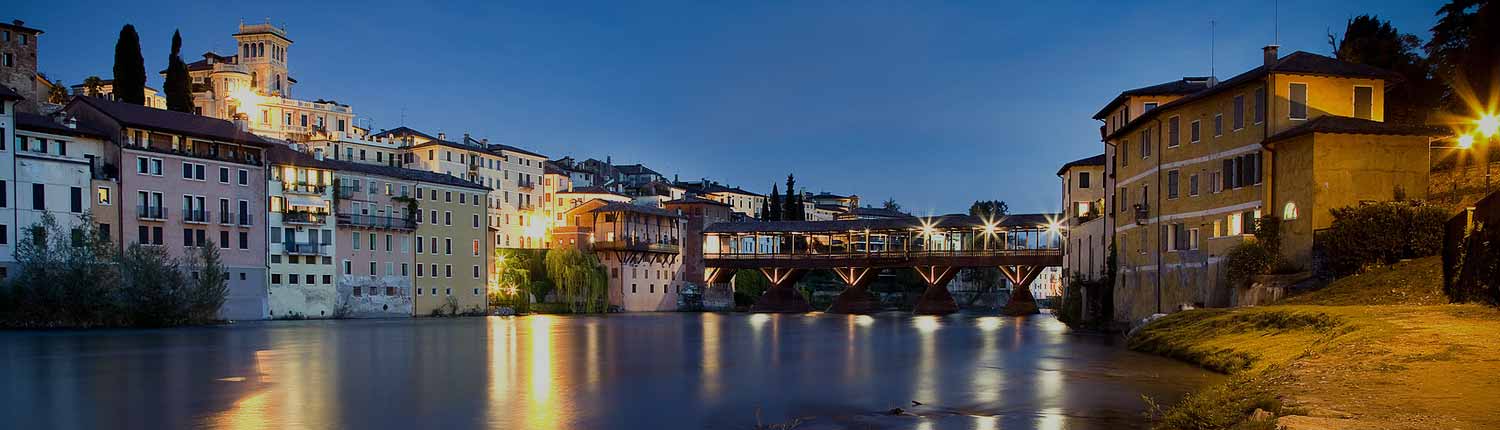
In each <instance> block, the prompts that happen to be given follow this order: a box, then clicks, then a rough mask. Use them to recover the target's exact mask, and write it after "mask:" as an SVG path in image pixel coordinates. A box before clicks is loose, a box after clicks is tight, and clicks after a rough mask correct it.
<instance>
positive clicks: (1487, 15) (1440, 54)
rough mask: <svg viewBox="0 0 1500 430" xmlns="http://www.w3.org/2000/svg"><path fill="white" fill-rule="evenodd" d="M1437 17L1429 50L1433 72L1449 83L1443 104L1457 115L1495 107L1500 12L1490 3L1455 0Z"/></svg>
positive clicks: (1499, 66)
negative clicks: (1475, 109)
mask: <svg viewBox="0 0 1500 430" xmlns="http://www.w3.org/2000/svg"><path fill="white" fill-rule="evenodd" d="M1437 14H1438V16H1439V18H1438V22H1437V24H1436V25H1434V26H1433V27H1432V39H1430V40H1428V41H1427V45H1426V48H1427V58H1428V59H1429V60H1430V61H1432V63H1433V73H1434V74H1435V75H1436V76H1437V77H1438V78H1439V79H1442V80H1443V81H1445V82H1447V83H1448V88H1446V91H1445V92H1443V93H1442V94H1441V96H1440V98H1441V102H1442V105H1443V106H1445V107H1446V108H1447V109H1448V110H1450V111H1452V112H1455V113H1472V112H1467V111H1468V110H1470V109H1472V108H1471V106H1474V107H1484V108H1493V107H1494V103H1497V102H1496V101H1495V100H1494V99H1495V98H1500V94H1497V93H1500V88H1497V86H1496V81H1497V80H1500V62H1497V61H1495V59H1496V58H1500V25H1496V22H1500V11H1497V10H1496V8H1495V5H1494V3H1493V2H1491V1H1489V0H1452V1H1450V2H1448V4H1446V5H1443V7H1441V8H1438V12H1437ZM1486 98H1488V99H1486Z"/></svg>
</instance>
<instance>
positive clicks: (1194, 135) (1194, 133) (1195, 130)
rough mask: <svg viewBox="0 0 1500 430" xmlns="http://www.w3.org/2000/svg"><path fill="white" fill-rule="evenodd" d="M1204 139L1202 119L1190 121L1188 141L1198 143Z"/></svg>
mask: <svg viewBox="0 0 1500 430" xmlns="http://www.w3.org/2000/svg"><path fill="white" fill-rule="evenodd" d="M1202 140H1203V124H1202V123H1201V121H1198V120H1193V122H1191V123H1188V143H1198V142H1200V141H1202Z"/></svg>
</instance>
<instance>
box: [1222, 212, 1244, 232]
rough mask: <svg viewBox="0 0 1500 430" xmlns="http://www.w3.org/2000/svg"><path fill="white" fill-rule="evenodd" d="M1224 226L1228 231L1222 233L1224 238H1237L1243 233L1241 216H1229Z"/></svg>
mask: <svg viewBox="0 0 1500 430" xmlns="http://www.w3.org/2000/svg"><path fill="white" fill-rule="evenodd" d="M1225 225H1226V226H1227V227H1228V231H1226V232H1225V233H1224V235H1225V236H1239V235H1241V234H1244V233H1245V230H1244V227H1245V226H1244V220H1243V215H1240V214H1229V220H1228V222H1226V223H1225Z"/></svg>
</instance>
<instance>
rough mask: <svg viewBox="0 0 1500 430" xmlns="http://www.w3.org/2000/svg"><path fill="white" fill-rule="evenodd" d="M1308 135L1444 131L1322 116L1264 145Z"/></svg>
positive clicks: (1425, 127) (1406, 133) (1434, 133)
mask: <svg viewBox="0 0 1500 430" xmlns="http://www.w3.org/2000/svg"><path fill="white" fill-rule="evenodd" d="M1309 133H1334V134H1371V135H1384V136H1444V135H1447V134H1449V133H1448V132H1447V131H1446V130H1443V129H1440V128H1434V127H1427V126H1421V125H1406V124H1394V123H1388V122H1380V121H1371V120H1368V119H1360V118H1350V117H1347V116H1336V115H1323V116H1320V117H1317V118H1313V119H1312V120H1310V121H1307V122H1305V123H1302V124H1300V125H1298V126H1296V127H1292V128H1289V129H1286V130H1285V131H1282V132H1280V133H1276V134H1274V135H1272V136H1271V137H1268V138H1266V143H1267V144H1270V143H1272V142H1278V141H1282V140H1287V139H1291V138H1293V137H1297V136H1302V135H1305V134H1309Z"/></svg>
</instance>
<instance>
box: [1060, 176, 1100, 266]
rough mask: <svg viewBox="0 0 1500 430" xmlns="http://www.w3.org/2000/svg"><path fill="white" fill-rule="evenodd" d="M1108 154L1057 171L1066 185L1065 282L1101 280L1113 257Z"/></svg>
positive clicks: (1064, 188) (1064, 192) (1063, 190)
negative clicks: (1106, 178)
mask: <svg viewBox="0 0 1500 430" xmlns="http://www.w3.org/2000/svg"><path fill="white" fill-rule="evenodd" d="M1104 164H1105V158H1104V154H1099V155H1095V156H1093V157H1088V158H1083V159H1079V160H1074V161H1072V162H1069V163H1067V164H1064V165H1063V166H1062V168H1060V169H1058V170H1057V177H1058V179H1060V180H1061V182H1062V214H1063V217H1064V219H1063V234H1064V240H1063V265H1062V278H1063V280H1062V282H1063V283H1064V284H1066V283H1067V282H1068V281H1069V280H1070V279H1071V278H1072V277H1074V276H1077V277H1080V278H1082V279H1099V278H1100V277H1102V276H1104V274H1105V266H1104V264H1105V261H1106V258H1108V255H1109V238H1110V235H1109V234H1108V228H1106V227H1105V220H1104V215H1105V208H1104V199H1105V197H1104V195H1105V193H1104V190H1105V188H1106V187H1105V185H1104Z"/></svg>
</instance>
